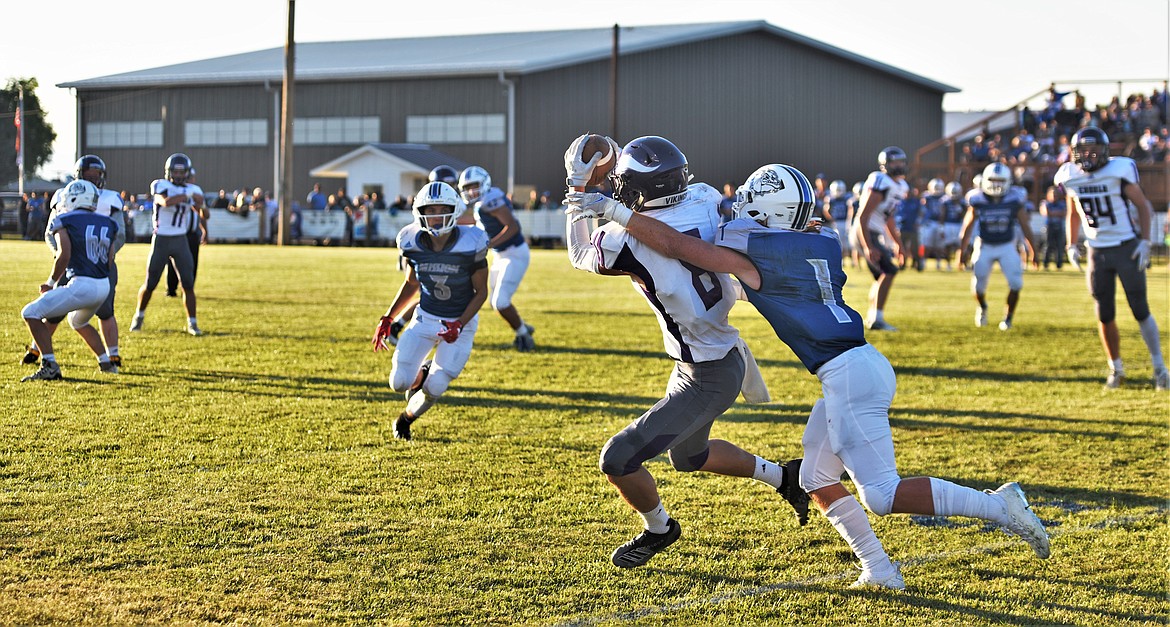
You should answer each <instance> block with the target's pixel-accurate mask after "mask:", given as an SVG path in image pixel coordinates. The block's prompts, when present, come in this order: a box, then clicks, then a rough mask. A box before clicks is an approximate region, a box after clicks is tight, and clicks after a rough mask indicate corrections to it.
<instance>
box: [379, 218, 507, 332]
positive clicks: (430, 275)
mask: <svg viewBox="0 0 1170 627" xmlns="http://www.w3.org/2000/svg"><path fill="white" fill-rule="evenodd" d="M422 237H430V235H429V234H427V233H426V232H424V231H423V230H422V228H421V227H420V226H419V225H418V224H414V223H412V224H408V225H406V226H404V227H402V230H401V231H399V232H398V237H397V242H398V249H399V250H400V251H402V256H403V257H405V258H406V261H407V263H409V264H410V265H411V267H412V268H414V274H415V276H416V277H417V278H418V283H419V306H420V307H422V308H423V311H425V312H427V313H429V314H431V315H433V316H437V317H439V318H443V319H447V320H453V319H455V318H458V317H459V316H462V315H463V312H464V311H466V310H467V304H468V303H469V302H471V297H472V296H474V295H475V290H474V289H473V288H472V284H471V275H472V274H475V271H476V270H478V269H480V268H485V267H487V261H486V259H487V243H488V238H487V233H484V232H483V231H482V230H480V229H478V228H476V227H473V226H457V227H455V230H454V231H452V233H451V237H450V238H449V239H448V240H447V245H446V246H444V247H443V250H438V251H435V250H431V248H430V246H428V245H427V244H424V243H423V242H422V241H421V238H422Z"/></svg>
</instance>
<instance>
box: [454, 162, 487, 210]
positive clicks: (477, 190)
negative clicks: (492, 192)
mask: <svg viewBox="0 0 1170 627" xmlns="http://www.w3.org/2000/svg"><path fill="white" fill-rule="evenodd" d="M491 188H492V176H491V175H490V174H488V171H487V170H485V169H483V168H481V167H479V166H477V165H473V166H471V167H469V168H467V169H466V170H464V171H463V172H462V173H461V174H460V175H459V194H460V195H461V196H463V202H466V203H467V204H469V205H470V204H471V203H473V202H475V201H477V200H479V198H480V196H483V195H484V194H486V193H487V191H488V190H489V189H491Z"/></svg>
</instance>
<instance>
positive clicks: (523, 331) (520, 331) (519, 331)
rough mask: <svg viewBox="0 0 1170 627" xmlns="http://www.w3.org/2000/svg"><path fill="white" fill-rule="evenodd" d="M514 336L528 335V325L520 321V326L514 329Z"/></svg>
mask: <svg viewBox="0 0 1170 627" xmlns="http://www.w3.org/2000/svg"><path fill="white" fill-rule="evenodd" d="M516 335H528V325H527V324H525V323H524V320H521V321H520V326H519V327H517V328H516Z"/></svg>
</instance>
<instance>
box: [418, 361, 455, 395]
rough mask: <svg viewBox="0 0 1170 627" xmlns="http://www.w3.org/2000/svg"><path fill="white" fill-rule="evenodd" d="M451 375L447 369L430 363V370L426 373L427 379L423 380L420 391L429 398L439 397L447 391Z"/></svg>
mask: <svg viewBox="0 0 1170 627" xmlns="http://www.w3.org/2000/svg"><path fill="white" fill-rule="evenodd" d="M451 379H452V377H451V375H450V374H448V373H447V371H445V370H442V369H437V368H435V366H434V364H432V365H431V372H430V374H428V375H427V380H426V381H423V385H422V393H423V394H426V395H427V396H428V397H430V398H433V399H434V398H439V397H440V396H442V395H443V393H444V392H446V391H447V388H448V387H450V385H451Z"/></svg>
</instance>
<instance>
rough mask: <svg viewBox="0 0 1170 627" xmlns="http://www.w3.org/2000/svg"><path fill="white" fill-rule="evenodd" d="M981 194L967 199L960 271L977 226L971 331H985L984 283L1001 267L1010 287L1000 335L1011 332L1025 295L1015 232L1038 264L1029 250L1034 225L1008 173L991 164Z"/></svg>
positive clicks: (1003, 167) (1021, 193) (974, 192)
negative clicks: (1020, 231)
mask: <svg viewBox="0 0 1170 627" xmlns="http://www.w3.org/2000/svg"><path fill="white" fill-rule="evenodd" d="M979 185H980V189H973V190H971V191H970V192H969V193H968V194H967V215H966V216H965V217H964V218H963V226H962V229H961V230H960V232H959V251H960V253H959V254H960V257H959V267H961V268H963V267H966V266H967V261H968V254H967V244H968V243H969V242H970V241H971V237H972V231H973V230H974V227H975V224H976V223H978V225H979V236H978V237H976V238H975V252H974V254H973V255H971V257H970V260H971V263H972V264H973V265H972V270H973V271H974V274H975V276H973V277H972V278H971V292H972V293H973V294H974V295H975V300H976V302H978V303H979V307H978V308H977V309H976V310H975V326H977V327H984V326H987V281H988V279H989V278H990V277H991V267H992V266H993V265H994V264H996V263H999V269H1000V271H1001V272H1003V275H1004V277H1005V278H1006V279H1007V282H1008V295H1007V305H1006V307H1005V308H1004V314H1003V321H1002V322H1000V323H999V330H1000V331H1007V330H1009V329H1011V328H1012V317H1013V316H1014V315H1015V313H1016V305H1017V304H1018V303H1019V301H1020V290H1022V289H1024V266H1023V265H1022V263H1021V260H1020V254H1019V252H1018V251H1017V250H1016V227H1017V225H1019V228H1020V229H1021V230H1022V231H1023V233H1024V247H1025V249H1026V251H1027V252H1026V254H1027V256H1028V262H1031V261H1032V260H1033V259H1035V258H1036V251H1035V250H1033V248H1032V225H1031V223H1030V221H1029V218H1028V192H1027V191H1026V190H1025V189H1024V188H1022V187H1014V186H1012V170H1011V168H1009V167H1007V166H1006V165H1004V164H1002V163H992V164H989V165H988V166H987V167H986V168H984V169H983V177H982V178H981V179H980V183H979Z"/></svg>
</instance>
